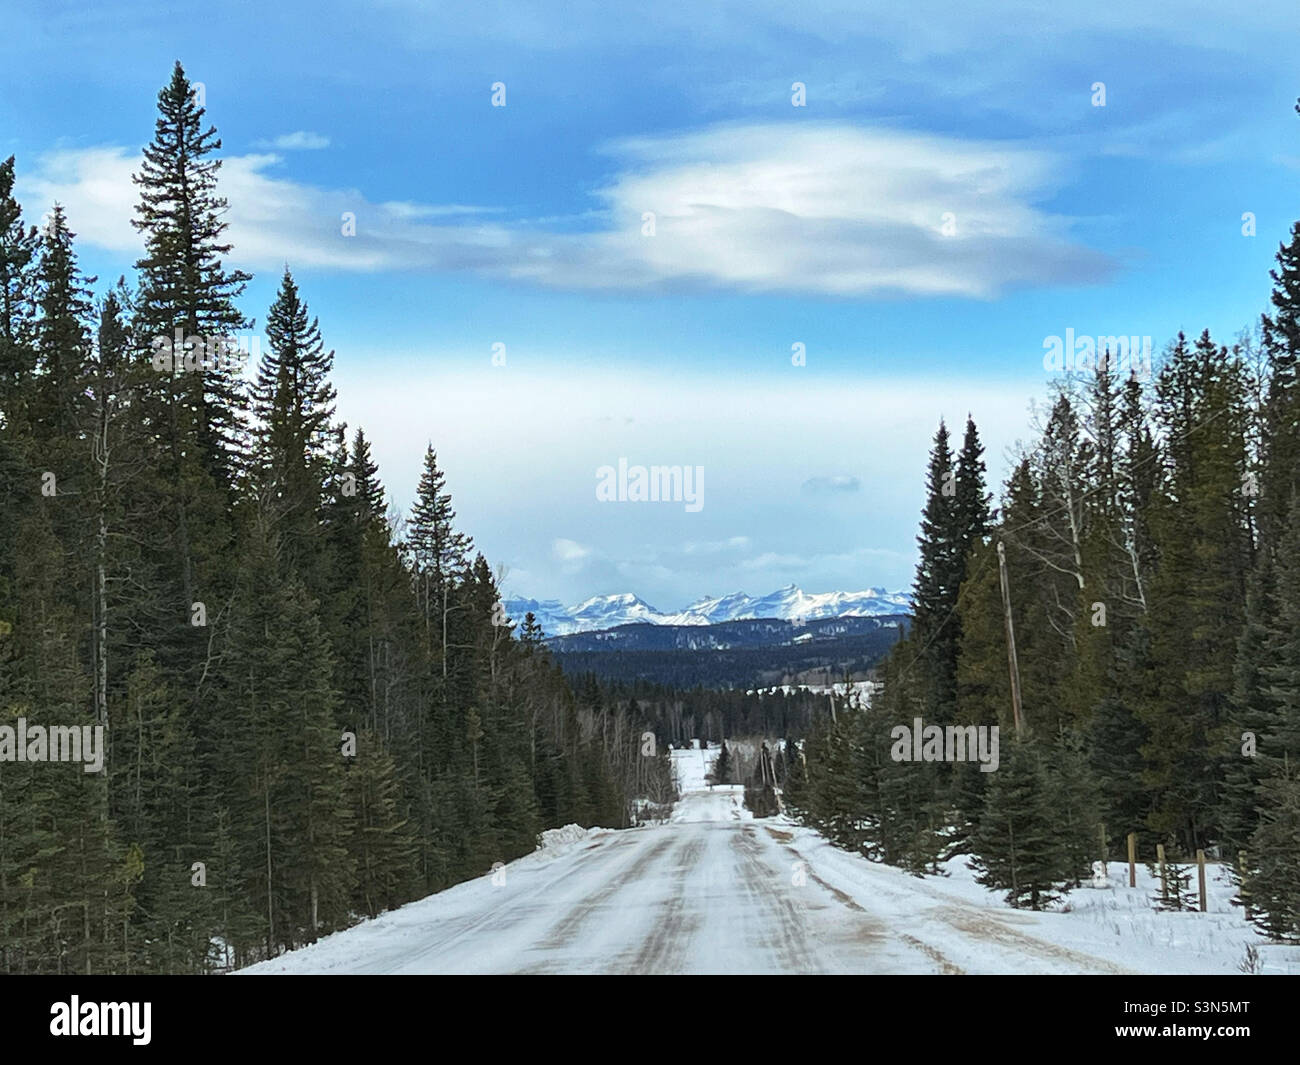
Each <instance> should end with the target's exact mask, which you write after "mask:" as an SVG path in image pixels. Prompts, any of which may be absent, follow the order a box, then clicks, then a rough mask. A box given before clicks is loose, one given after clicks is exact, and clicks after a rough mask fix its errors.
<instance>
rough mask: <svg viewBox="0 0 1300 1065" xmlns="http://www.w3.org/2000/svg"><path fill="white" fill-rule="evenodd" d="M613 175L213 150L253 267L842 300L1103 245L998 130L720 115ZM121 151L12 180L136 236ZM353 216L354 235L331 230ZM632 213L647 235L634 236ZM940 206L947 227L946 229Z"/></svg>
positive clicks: (127, 244) (1061, 267)
mask: <svg viewBox="0 0 1300 1065" xmlns="http://www.w3.org/2000/svg"><path fill="white" fill-rule="evenodd" d="M606 150H607V152H608V153H609V154H611V155H612V156H613V157H614V158H615V159H616V160H617V162H618V165H619V167H620V169H619V171H618V173H617V175H616V176H615V177H614V178H613V179H612V180H611V181H610V182H609V183H608V184H607V185H606V186H605V187H604V188H602V189H600V190H598V192H597V197H598V199H599V200H600V201H601V203H603V205H604V212H603V216H602V217H603V219H604V227H603V228H601V229H598V230H596V231H594V232H583V233H574V232H571V231H548V230H546V229H544V228H541V227H538V226H524V225H520V224H513V225H512V224H509V223H506V222H504V221H500V220H498V221H492V222H488V221H485V220H484V219H482V218H481V217H477V216H478V215H481V214H483V213H485V209H482V208H474V207H467V206H465V205H460V204H451V205H422V204H414V203H409V202H387V203H371V202H370V201H368V200H367V199H366V197H365V196H364V195H363V194H362V193H361V192H360V191H358V190H354V189H353V190H349V189H327V188H321V187H318V186H314V185H309V184H305V183H302V182H299V181H295V180H292V179H289V178H286V177H282V176H279V175H277V174H276V173H275V168H276V166H277V165H279V164H280V163H281V162H282V159H281V157H280V156H278V155H275V154H270V153H268V154H254V155H244V156H230V157H227V159H226V160H225V164H224V166H223V169H222V174H221V186H220V187H221V192H222V194H223V195H224V196H225V197H226V198H227V199H228V200H229V203H230V212H229V214H228V216H227V220H228V221H229V223H230V230H229V233H228V236H229V239H230V240H231V241H232V243H233V244H234V248H235V250H234V252H233V253H232V255H231V260H232V262H234V263H236V264H238V265H241V266H249V267H252V268H254V269H278V268H279V267H280V266H281V265H282V264H283V263H284V262H286V261H288V262H289V263H290V264H291V265H294V266H304V267H313V268H318V269H333V270H341V271H384V270H393V271H449V272H456V271H467V272H471V273H476V274H480V275H483V276H489V277H503V278H510V279H514V280H520V281H527V282H532V283H535V284H538V285H544V286H550V287H559V288H566V289H578V290H583V289H633V290H639V291H644V290H649V289H655V288H678V287H684V286H697V287H698V286H706V287H718V288H731V289H740V290H745V291H781V292H792V293H805V294H813V295H828V296H846V297H860V296H869V295H873V294H887V293H901V294H915V295H957V296H967V297H975V298H988V297H992V296H994V295H996V294H997V293H998V292H999V291H1000V290H1001V289H1002V288H1004V287H1006V286H1008V285H1020V284H1052V283H1058V282H1059V283H1081V282H1084V283H1086V282H1090V281H1096V280H1100V279H1102V278H1104V277H1105V276H1107V275H1108V273H1109V272H1110V270H1111V269H1112V263H1111V261H1110V260H1109V259H1108V258H1106V257H1105V256H1103V255H1101V254H1099V253H1097V252H1094V251H1091V250H1089V249H1087V248H1083V247H1080V246H1078V245H1077V244H1074V243H1072V242H1071V240H1070V237H1069V222H1068V220H1067V219H1065V218H1062V217H1060V216H1057V215H1053V214H1050V213H1048V212H1046V211H1044V210H1043V209H1041V208H1040V207H1037V206H1035V204H1036V203H1037V202H1038V201H1039V200H1040V199H1042V198H1043V197H1044V196H1046V195H1047V194H1049V193H1050V192H1051V191H1052V189H1053V187H1054V185H1055V184H1056V182H1057V180H1058V178H1059V175H1060V173H1061V167H1060V164H1059V161H1058V160H1056V159H1055V158H1054V157H1052V156H1050V155H1048V154H1047V153H1045V152H1041V151H1036V150H1032V149H1029V148H1024V147H1019V146H1015V145H1006V144H997V143H991V142H975V141H966V140H960V139H957V138H952V137H940V136H933V135H919V134H913V133H907V132H901V131H897V130H881V129H874V130H872V129H864V128H862V127H859V126H855V125H852V124H846V123H816V122H807V123H804V122H793V123H762V124H743V125H724V126H716V127H712V128H709V129H707V130H701V131H697V132H692V133H687V134H683V135H677V136H669V137H653V138H650V137H644V138H632V139H626V140H623V141H620V142H618V143H616V144H613V145H610V146H608V148H607V149H606ZM137 165H138V164H137V160H136V157H135V155H134V154H133V153H129V152H127V151H126V150H125V149H121V148H111V147H109V148H93V149H83V150H60V151H55V152H51V153H49V154H47V155H45V156H43V157H42V158H41V160H40V162H39V165H38V168H37V170H36V172H35V175H34V176H32V177H29V178H28V179H27V180H26V181H25V183H24V185H23V188H22V191H23V192H24V194H25V195H27V196H35V198H36V202H37V203H39V204H46V205H48V203H50V202H52V201H54V200H56V199H57V200H59V201H60V202H62V203H63V204H64V205H65V207H66V208H67V211H68V217H69V219H70V221H71V223H72V226H73V228H74V230H76V231H77V232H78V234H79V236H80V238H81V239H82V240H85V241H89V242H91V243H93V244H96V245H99V246H101V247H106V248H110V249H112V250H115V251H122V252H132V253H134V252H136V251H138V250H139V248H140V237H139V234H137V233H136V232H135V231H134V230H133V229H132V228H131V226H130V219H131V217H132V213H133V210H134V205H135V200H136V190H135V188H134V186H133V185H132V183H131V180H130V177H131V173H132V171H133V170H135V169H136V168H137ZM344 212H351V213H352V214H353V215H355V219H356V235H355V236H344V235H343V234H342V232H341V226H342V216H343V214H344ZM645 212H653V213H654V215H655V235H653V236H644V235H643V234H642V218H643V215H644V213H645ZM945 222H947V223H949V225H948V227H947V229H948V230H949V231H948V232H946V231H945Z"/></svg>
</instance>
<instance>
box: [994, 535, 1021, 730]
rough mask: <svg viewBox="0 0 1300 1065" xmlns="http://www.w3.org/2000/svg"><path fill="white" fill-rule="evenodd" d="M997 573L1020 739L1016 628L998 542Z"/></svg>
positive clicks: (1003, 555)
mask: <svg viewBox="0 0 1300 1065" xmlns="http://www.w3.org/2000/svg"><path fill="white" fill-rule="evenodd" d="M998 573H999V574H1000V576H1001V578H1002V616H1003V618H1005V619H1006V623H1007V668H1008V669H1009V670H1010V671H1011V713H1012V715H1013V716H1014V717H1015V721H1016V739H1020V737H1021V732H1022V727H1021V714H1020V665H1019V663H1018V662H1017V661H1016V627H1015V624H1014V623H1013V622H1012V620H1011V582H1010V581H1009V580H1008V579H1007V552H1006V548H1005V547H1003V546H1002V541H1001V540H999V541H998Z"/></svg>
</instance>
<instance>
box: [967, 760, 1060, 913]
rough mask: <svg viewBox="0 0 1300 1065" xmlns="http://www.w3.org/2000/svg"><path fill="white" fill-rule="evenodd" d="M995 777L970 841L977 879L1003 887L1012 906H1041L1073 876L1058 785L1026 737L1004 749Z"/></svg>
mask: <svg viewBox="0 0 1300 1065" xmlns="http://www.w3.org/2000/svg"><path fill="white" fill-rule="evenodd" d="M994 776H995V777H996V779H995V780H994V781H993V783H992V785H991V786H990V787H989V791H988V801H987V804H986V807H985V810H984V816H983V818H982V819H981V822H980V828H979V832H978V833H977V834H976V835H975V837H974V840H973V846H974V851H975V865H976V868H977V869H979V870H980V876H979V882H980V883H981V884H984V885H985V886H987V887H991V888H994V889H996V890H999V891H1005V892H1006V893H1007V901H1008V902H1009V903H1010V904H1011V905H1012V906H1024V905H1028V906H1029V908H1030V909H1034V910H1041V909H1042V908H1043V907H1044V906H1046V905H1047V904H1048V903H1050V902H1053V901H1054V900H1055V899H1057V898H1058V897H1059V895H1060V891H1061V889H1062V888H1063V887H1064V885H1065V884H1066V883H1068V882H1070V881H1072V880H1074V878H1075V876H1074V874H1075V867H1074V864H1073V862H1072V859H1071V856H1070V854H1069V851H1068V849H1067V847H1066V846H1065V844H1064V842H1063V840H1062V838H1061V835H1060V833H1059V832H1058V830H1057V821H1058V809H1057V790H1058V789H1056V788H1055V787H1054V786H1053V781H1052V777H1051V775H1050V773H1049V771H1048V768H1047V765H1046V764H1045V762H1044V759H1043V754H1042V751H1041V750H1040V749H1039V748H1038V746H1037V745H1036V744H1035V743H1034V742H1033V741H1030V740H1026V741H1024V742H1016V743H1010V744H1007V745H1006V746H1005V747H1003V748H1002V757H1001V767H1000V768H999V769H998V772H997V773H996V774H994Z"/></svg>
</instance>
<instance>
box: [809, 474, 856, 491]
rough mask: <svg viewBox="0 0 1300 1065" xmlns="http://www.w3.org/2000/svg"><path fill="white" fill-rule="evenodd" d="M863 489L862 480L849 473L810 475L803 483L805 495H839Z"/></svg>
mask: <svg viewBox="0 0 1300 1065" xmlns="http://www.w3.org/2000/svg"><path fill="white" fill-rule="evenodd" d="M861 490H862V482H861V481H859V480H858V479H857V478H856V477H850V476H848V475H847V474H837V475H835V476H834V477H809V478H808V480H806V481H804V483H803V492H804V494H805V495H839V494H841V493H844V492H859V491H861Z"/></svg>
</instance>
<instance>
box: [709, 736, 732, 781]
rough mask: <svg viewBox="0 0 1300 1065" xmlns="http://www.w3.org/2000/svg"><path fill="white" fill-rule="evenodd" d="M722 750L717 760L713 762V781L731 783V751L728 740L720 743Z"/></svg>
mask: <svg viewBox="0 0 1300 1065" xmlns="http://www.w3.org/2000/svg"><path fill="white" fill-rule="evenodd" d="M720 747H721V750H720V751H719V752H718V758H717V761H715V762H714V763H713V783H715V784H730V783H731V752H730V751H728V750H727V741H726V740H723V741H722V743H721V744H720Z"/></svg>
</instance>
